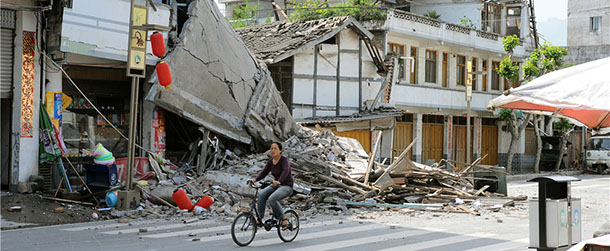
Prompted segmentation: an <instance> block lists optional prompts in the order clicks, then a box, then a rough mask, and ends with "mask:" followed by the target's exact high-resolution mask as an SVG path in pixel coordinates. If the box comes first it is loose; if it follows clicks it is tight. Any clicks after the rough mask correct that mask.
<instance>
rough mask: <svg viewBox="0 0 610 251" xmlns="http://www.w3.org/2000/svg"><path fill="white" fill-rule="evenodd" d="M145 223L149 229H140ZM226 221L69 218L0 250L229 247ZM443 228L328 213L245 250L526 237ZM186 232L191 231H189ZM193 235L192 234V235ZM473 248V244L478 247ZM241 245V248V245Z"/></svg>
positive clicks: (492, 245) (456, 246) (444, 246)
mask: <svg viewBox="0 0 610 251" xmlns="http://www.w3.org/2000/svg"><path fill="white" fill-rule="evenodd" d="M142 228H146V229H147V230H148V232H146V233H140V232H139V230H140V229H142ZM229 228H230V224H229V223H227V222H221V221H216V220H200V221H197V222H194V223H190V224H184V223H182V222H180V221H179V220H177V219H176V220H173V221H165V220H145V221H139V222H134V223H132V224H131V226H130V225H128V224H125V223H114V221H113V222H107V223H97V224H74V225H63V226H52V227H40V228H32V229H24V230H12V231H3V232H2V250H112V249H119V250H202V249H203V250H234V249H239V248H238V247H237V246H236V245H235V244H234V243H233V241H232V239H231V234H230V229H229ZM446 231H447V229H442V228H417V227H402V226H390V225H386V224H379V223H373V222H364V221H350V220H348V219H345V218H340V217H331V218H326V219H311V220H309V221H304V222H303V223H302V230H301V233H300V234H299V236H298V237H297V239H296V240H295V241H294V242H292V243H282V241H281V240H280V239H279V238H278V237H277V232H276V231H270V232H264V231H261V232H259V233H258V234H257V236H256V239H255V240H254V242H253V243H252V244H251V245H250V246H249V247H248V248H245V249H248V250H294V251H297V250H316V251H322V250H331V249H332V250H419V249H425V250H469V249H472V250H501V248H518V247H520V248H526V244H525V243H521V242H513V241H507V240H502V239H496V238H495V237H498V234H494V233H486V232H468V231H464V233H462V234H453V233H447V232H446ZM189 235H190V236H189ZM193 235H195V236H193ZM477 248H478V249H477ZM242 249H244V248H242Z"/></svg>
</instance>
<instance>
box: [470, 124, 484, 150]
mask: <svg viewBox="0 0 610 251" xmlns="http://www.w3.org/2000/svg"><path fill="white" fill-rule="evenodd" d="M482 122H483V119H481V117H475V118H474V128H473V130H474V134H473V141H472V154H473V156H474V159H473V160H475V159H477V158H479V157H481V142H482V136H483V135H481V134H482V131H483V128H482Z"/></svg>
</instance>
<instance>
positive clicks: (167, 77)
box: [155, 61, 172, 90]
mask: <svg viewBox="0 0 610 251" xmlns="http://www.w3.org/2000/svg"><path fill="white" fill-rule="evenodd" d="M155 69H156V70H157V78H158V79H159V84H161V85H162V86H165V89H166V90H169V89H170V87H169V84H171V83H172V73H171V72H170V71H169V65H168V64H167V63H166V62H164V61H161V62H160V63H159V64H157V66H156V67H155Z"/></svg>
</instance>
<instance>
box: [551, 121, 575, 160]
mask: <svg viewBox="0 0 610 251" xmlns="http://www.w3.org/2000/svg"><path fill="white" fill-rule="evenodd" d="M553 128H554V129H555V131H557V133H559V135H560V136H561V138H560V140H559V157H558V159H557V164H555V171H559V167H560V166H561V161H562V160H563V153H564V151H565V148H566V145H567V143H568V136H570V133H571V132H572V131H573V130H574V124H572V123H570V121H568V120H567V119H566V118H560V119H559V120H557V121H555V123H553Z"/></svg>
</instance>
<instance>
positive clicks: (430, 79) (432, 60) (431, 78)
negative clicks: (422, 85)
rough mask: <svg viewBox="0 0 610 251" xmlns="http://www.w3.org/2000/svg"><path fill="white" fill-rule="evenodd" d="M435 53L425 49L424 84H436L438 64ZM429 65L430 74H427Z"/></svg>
mask: <svg viewBox="0 0 610 251" xmlns="http://www.w3.org/2000/svg"><path fill="white" fill-rule="evenodd" d="M437 56H438V54H437V51H433V50H427V49H426V62H425V82H426V83H434V84H436V80H437V75H438V74H437V73H438V72H437V69H436V68H437V62H438V60H437V59H438V57H437ZM429 65H432V72H429V71H428V70H429Z"/></svg>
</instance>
